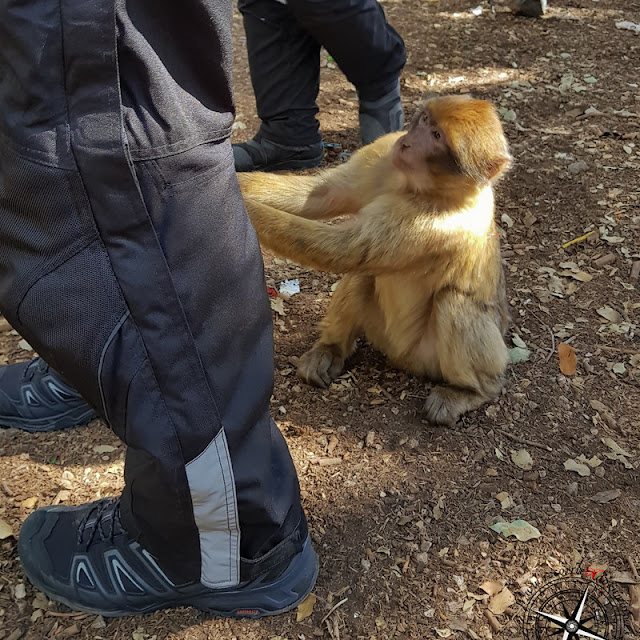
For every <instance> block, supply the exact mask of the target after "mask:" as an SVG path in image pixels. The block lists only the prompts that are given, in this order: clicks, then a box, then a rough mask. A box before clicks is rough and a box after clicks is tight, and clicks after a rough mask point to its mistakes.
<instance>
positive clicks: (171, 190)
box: [0, 0, 317, 616]
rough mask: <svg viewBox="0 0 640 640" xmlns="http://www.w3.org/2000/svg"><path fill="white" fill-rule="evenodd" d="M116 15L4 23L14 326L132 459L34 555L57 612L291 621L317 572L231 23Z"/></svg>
mask: <svg viewBox="0 0 640 640" xmlns="http://www.w3.org/2000/svg"><path fill="white" fill-rule="evenodd" d="M115 4H116V3H114V1H113V0H98V1H97V2H92V3H82V2H75V1H73V2H63V3H62V6H61V7H60V6H59V3H57V2H54V1H53V0H50V1H49V0H42V1H41V2H39V3H36V4H34V5H30V8H29V11H31V12H32V13H33V15H31V16H30V19H29V20H25V19H24V18H25V16H24V15H22V14H20V15H17V14H16V13H15V12H10V11H9V10H8V9H6V8H5V9H0V65H2V66H5V67H6V68H11V69H12V70H13V72H14V73H16V74H18V77H17V80H18V82H16V81H15V80H16V79H15V78H13V77H10V76H8V75H4V76H2V77H0V132H1V133H2V136H0V148H1V152H0V310H1V311H2V313H3V315H5V317H6V318H7V319H8V320H9V322H10V323H11V324H12V325H13V326H14V327H15V328H16V329H17V330H18V331H19V332H20V333H21V334H22V335H23V336H24V337H25V338H26V339H27V340H28V341H29V342H30V343H31V344H32V345H33V346H34V348H35V349H36V350H37V351H38V353H40V354H42V356H43V358H44V359H45V360H46V361H47V362H49V363H50V364H51V365H52V366H54V367H55V368H56V369H57V370H58V371H60V372H61V374H62V375H64V376H65V378H66V379H67V380H69V382H70V383H71V384H73V385H74V386H75V387H76V388H77V389H78V390H79V391H80V392H81V393H82V394H83V396H84V397H85V398H87V400H88V401H89V403H90V404H91V405H92V406H95V407H97V408H98V411H99V413H100V415H101V416H102V417H103V418H104V419H105V420H106V421H107V422H108V424H109V425H110V426H111V427H112V428H113V429H114V431H115V432H116V433H117V434H118V435H119V436H120V437H121V438H122V439H123V440H124V441H125V442H126V443H127V445H128V448H127V457H126V464H125V490H124V492H123V495H122V497H121V499H119V500H112V501H109V500H107V501H99V502H97V503H91V504H89V505H84V506H81V507H77V508H68V507H55V508H45V509H39V510H38V511H36V512H34V513H33V514H32V515H31V516H29V518H28V519H27V520H26V521H25V523H24V524H23V527H22V529H21V532H20V537H19V550H20V557H21V560H22V562H23V566H24V568H25V571H26V573H27V575H28V577H29V578H30V579H31V581H32V582H34V584H35V585H36V586H37V587H38V588H40V589H41V590H43V591H44V592H45V593H47V595H49V596H50V597H52V598H54V599H56V600H60V601H62V602H65V603H67V604H69V605H70V606H72V607H75V608H79V609H82V610H88V611H96V612H99V613H102V614H104V615H120V614H124V613H137V612H142V611H150V610H154V609H157V608H163V607H169V606H179V605H184V604H191V605H194V606H197V607H200V608H202V609H207V610H210V611H213V612H216V613H222V614H225V615H248V616H260V615H264V614H269V613H278V612H279V611H282V610H286V609H288V608H291V607H292V606H295V604H296V603H297V602H298V601H299V600H300V599H301V598H303V597H304V596H305V595H306V593H307V592H308V591H309V590H310V589H311V588H312V586H313V583H314V581H315V576H316V572H317V561H316V559H315V554H314V553H313V550H312V549H311V546H310V544H309V542H308V536H307V531H306V520H305V518H304V514H303V512H302V508H301V505H300V499H299V490H298V483H297V477H296V473H295V469H294V466H293V463H292V460H291V457H290V455H289V452H288V450H287V447H286V443H285V442H284V439H283V438H282V435H281V434H280V433H279V431H278V429H277V428H276V426H275V425H274V424H273V422H272V421H271V419H270V418H269V414H268V408H269V398H270V395H271V390H272V382H273V372H272V364H273V363H272V328H271V323H270V311H269V307H268V302H267V299H266V293H265V289H264V278H263V270H262V262H261V257H260V252H259V247H258V243H257V239H256V236H255V232H254V231H253V228H252V227H251V225H250V222H249V220H248V217H247V215H246V212H245V210H244V207H243V204H242V198H241V194H240V191H239V187H238V184H237V179H236V177H235V172H234V169H233V164H232V154H231V145H230V144H229V143H228V136H229V133H230V125H231V121H232V109H233V105H232V99H231V94H230V89H229V81H228V73H229V70H230V57H229V53H230V17H231V14H230V6H229V5H228V4H226V3H225V4H224V6H223V5H222V4H221V3H220V2H216V3H213V2H211V3H209V2H190V3H189V4H186V5H185V4H184V3H182V4H180V5H179V6H178V5H176V3H173V2H171V1H170V0H157V1H156V2H155V3H153V5H152V6H150V7H148V8H147V7H146V6H143V5H141V4H140V3H133V2H129V3H127V5H126V8H125V3H124V0H122V1H120V0H118V2H117V7H118V8H117V19H116V8H115V6H114V5H115ZM61 9H62V10H61ZM116 24H117V28H116V27H115V25H116ZM116 34H117V42H118V46H117V48H116ZM61 48H62V51H63V52H64V55H60V51H61ZM116 51H117V55H116ZM36 55H37V56H38V63H37V64H36V62H35V59H32V57H35V56H36ZM8 61H11V65H9V63H8ZM205 70H206V72H205ZM21 73H24V74H25V77H21V76H20V74H21ZM26 74H28V78H29V81H28V82H27V81H26ZM17 87H19V88H20V90H18V89H17ZM207 137H208V140H209V141H208V142H207Z"/></svg>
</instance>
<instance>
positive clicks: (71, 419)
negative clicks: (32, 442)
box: [0, 408, 97, 433]
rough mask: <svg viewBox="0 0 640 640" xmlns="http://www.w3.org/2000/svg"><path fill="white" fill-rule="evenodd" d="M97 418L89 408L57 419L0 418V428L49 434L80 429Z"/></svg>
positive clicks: (64, 414) (71, 412)
mask: <svg viewBox="0 0 640 640" xmlns="http://www.w3.org/2000/svg"><path fill="white" fill-rule="evenodd" d="M96 417H97V414H96V412H95V411H94V410H93V409H87V408H83V409H75V410H72V411H68V412H67V413H63V414H62V415H59V416H57V417H56V418H19V417H12V418H4V417H2V416H0V428H6V429H9V428H11V429H19V430H20V431H28V432H29V433H47V432H49V431H62V430H63V429H71V428H72V427H78V426H80V425H83V424H87V423H89V422H91V421H92V420H94V419H95V418H96Z"/></svg>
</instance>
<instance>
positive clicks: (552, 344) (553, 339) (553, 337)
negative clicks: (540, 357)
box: [544, 326, 556, 364]
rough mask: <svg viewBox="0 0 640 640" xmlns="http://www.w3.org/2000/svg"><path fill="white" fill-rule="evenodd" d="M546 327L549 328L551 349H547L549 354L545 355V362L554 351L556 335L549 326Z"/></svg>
mask: <svg viewBox="0 0 640 640" xmlns="http://www.w3.org/2000/svg"><path fill="white" fill-rule="evenodd" d="M547 329H549V333H550V334H551V351H549V355H548V356H547V359H546V360H545V361H544V363H545V364H547V362H549V360H551V356H552V355H553V354H554V353H555V352H556V337H555V335H554V334H553V330H552V329H551V327H549V326H547Z"/></svg>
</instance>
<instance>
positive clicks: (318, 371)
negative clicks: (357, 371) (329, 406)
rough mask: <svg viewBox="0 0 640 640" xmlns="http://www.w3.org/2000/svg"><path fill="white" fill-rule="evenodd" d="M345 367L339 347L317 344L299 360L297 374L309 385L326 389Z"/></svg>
mask: <svg viewBox="0 0 640 640" xmlns="http://www.w3.org/2000/svg"><path fill="white" fill-rule="evenodd" d="M343 367H344V357H343V356H342V353H341V349H340V347H339V346H338V345H334V344H320V343H316V344H315V345H314V346H313V347H312V348H311V349H309V351H307V352H306V353H305V354H303V355H302V356H301V357H300V358H299V360H298V370H297V374H298V377H299V378H302V380H304V381H305V382H306V383H307V384H312V385H314V386H316V387H321V388H324V389H326V388H327V387H328V386H329V385H330V384H331V381H332V380H334V379H335V378H337V377H338V376H339V375H340V372H341V371H342V368H343Z"/></svg>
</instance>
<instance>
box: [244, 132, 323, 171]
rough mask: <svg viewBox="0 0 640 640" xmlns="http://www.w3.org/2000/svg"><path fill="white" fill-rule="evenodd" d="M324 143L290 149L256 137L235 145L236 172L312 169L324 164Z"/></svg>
mask: <svg viewBox="0 0 640 640" xmlns="http://www.w3.org/2000/svg"><path fill="white" fill-rule="evenodd" d="M323 156H324V147H323V146H322V142H318V143H316V144H308V145H304V146H301V147H289V146H286V145H283V144H278V143H276V142H271V141H270V140H267V139H266V138H263V137H261V136H255V137H254V138H251V139H250V140H247V141H246V142H240V143H238V144H234V145H233V161H234V163H235V165H236V171H238V172H240V171H279V170H282V169H289V170H295V169H311V168H313V167H319V166H320V165H321V164H322V158H323Z"/></svg>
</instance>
